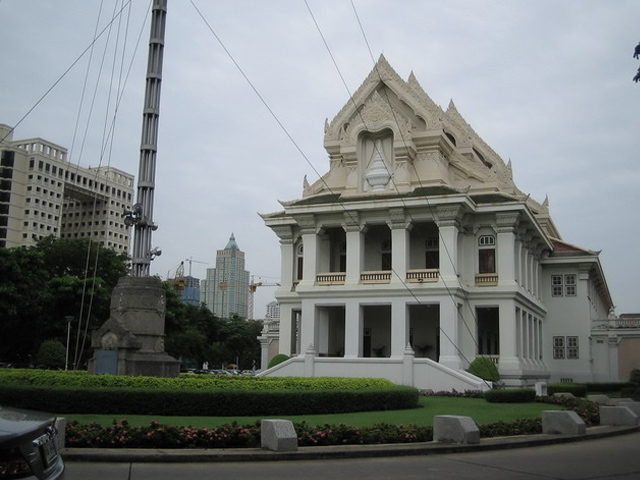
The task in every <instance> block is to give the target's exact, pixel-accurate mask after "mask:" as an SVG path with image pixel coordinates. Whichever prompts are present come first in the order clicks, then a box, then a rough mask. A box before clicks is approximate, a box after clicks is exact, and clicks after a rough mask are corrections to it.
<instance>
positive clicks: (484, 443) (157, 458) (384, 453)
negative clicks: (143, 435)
mask: <svg viewBox="0 0 640 480" xmlns="http://www.w3.org/2000/svg"><path fill="white" fill-rule="evenodd" d="M635 432H640V426H621V427H612V426H599V427H590V428H588V429H587V432H586V433H585V434H584V435H550V434H538V435H522V436H514V437H495V438H485V439H480V443H478V444H465V445H462V444H442V443H437V442H427V443H402V444H383V445H335V446H326V447H300V448H299V449H298V450H296V451H293V452H274V451H270V450H263V449H260V448H230V449H223V448H221V449H211V450H206V449H134V448H105V449H103V448H65V449H63V450H62V451H61V454H62V457H63V459H64V461H65V462H114V463H198V462H212V463H213V462H247V461H260V462H262V461H282V460H323V459H337V458H367V457H399V456H409V455H440V454H445V453H462V452H477V451H484V450H500V449H511V448H525V447H535V446H542V445H553V444H558V443H568V442H576V441H585V440H595V439H598V438H607V437H612V436H617V435H626V434H630V433H635Z"/></svg>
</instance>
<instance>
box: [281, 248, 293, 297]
mask: <svg viewBox="0 0 640 480" xmlns="http://www.w3.org/2000/svg"><path fill="white" fill-rule="evenodd" d="M294 256H295V255H294V248H293V239H282V240H280V285H281V288H284V289H285V291H291V287H292V286H293V265H294V263H293V260H294Z"/></svg>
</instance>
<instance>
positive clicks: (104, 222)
mask: <svg viewBox="0 0 640 480" xmlns="http://www.w3.org/2000/svg"><path fill="white" fill-rule="evenodd" d="M0 154H1V156H2V159H1V166H0V170H1V173H0V177H1V178H0V247H17V246H30V245H35V243H36V242H37V241H38V240H39V239H41V238H43V237H46V236H49V235H53V236H55V237H60V238H73V239H79V238H91V239H92V240H94V241H97V242H100V243H102V244H103V245H104V246H106V247H109V248H112V249H113V250H116V251H118V252H121V253H128V252H129V245H130V239H131V228H130V227H129V226H127V225H126V224H125V223H124V217H123V211H124V209H125V208H129V207H131V203H132V198H133V188H134V185H133V183H134V177H133V175H130V174H128V173H126V172H123V171H121V170H118V169H116V168H113V167H94V168H91V167H90V168H84V167H81V166H79V165H74V164H71V163H69V162H68V161H67V150H66V148H64V147H61V146H59V145H56V144H54V143H52V142H49V141H48V140H43V139H42V138H30V139H25V140H13V130H12V128H11V127H9V126H8V125H3V124H0Z"/></svg>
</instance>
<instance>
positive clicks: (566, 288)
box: [551, 274, 577, 297]
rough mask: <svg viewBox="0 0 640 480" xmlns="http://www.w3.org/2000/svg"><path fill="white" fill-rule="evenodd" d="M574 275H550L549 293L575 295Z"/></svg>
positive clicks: (561, 295)
mask: <svg viewBox="0 0 640 480" xmlns="http://www.w3.org/2000/svg"><path fill="white" fill-rule="evenodd" d="M576 288H577V284H576V276H575V275H574V274H569V275H551V295H552V296H553V297H563V296H564V297H575V296H576V293H577V292H576Z"/></svg>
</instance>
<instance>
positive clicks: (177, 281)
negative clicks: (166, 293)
mask: <svg viewBox="0 0 640 480" xmlns="http://www.w3.org/2000/svg"><path fill="white" fill-rule="evenodd" d="M169 282H170V283H171V284H172V285H173V290H174V291H175V292H176V293H177V294H178V295H180V294H181V293H182V290H184V287H186V285H187V284H186V280H185V278H184V262H180V265H178V268H177V269H176V274H175V275H174V277H173V280H169Z"/></svg>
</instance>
